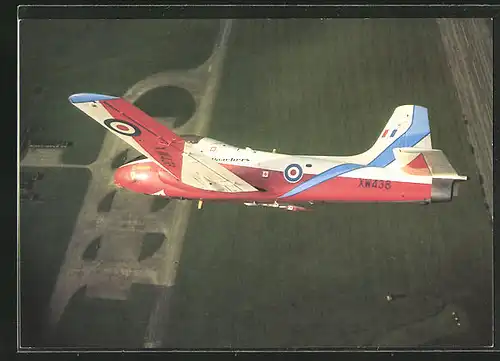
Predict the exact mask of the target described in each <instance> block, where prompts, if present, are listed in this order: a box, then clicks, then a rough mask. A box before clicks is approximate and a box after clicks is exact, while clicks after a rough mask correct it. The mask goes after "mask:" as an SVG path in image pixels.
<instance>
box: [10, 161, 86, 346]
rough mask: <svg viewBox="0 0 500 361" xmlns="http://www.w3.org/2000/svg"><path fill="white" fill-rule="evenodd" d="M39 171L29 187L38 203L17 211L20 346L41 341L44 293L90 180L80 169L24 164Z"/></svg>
mask: <svg viewBox="0 0 500 361" xmlns="http://www.w3.org/2000/svg"><path fill="white" fill-rule="evenodd" d="M23 170H24V171H26V172H29V173H35V172H36V171H42V172H43V173H44V175H45V176H44V178H43V180H40V181H38V182H37V183H36V185H35V191H36V192H37V193H39V194H40V195H41V198H43V199H44V202H43V203H35V202H28V201H26V202H23V203H21V210H20V215H21V217H20V233H19V234H20V245H19V256H20V262H21V264H20V270H21V330H22V334H21V344H22V345H23V346H33V345H40V344H41V343H42V342H45V340H44V333H45V329H46V322H47V316H48V314H47V310H48V306H49V300H50V296H51V294H52V290H53V287H54V284H55V281H56V278H57V274H58V272H59V267H60V266H61V261H62V260H63V258H64V254H65V252H66V247H67V245H68V242H69V240H70V238H71V235H72V233H73V228H74V226H75V221H76V217H77V216H78V214H79V212H80V207H81V206H82V202H83V197H84V196H85V192H86V190H87V186H88V182H89V181H90V177H91V175H90V172H88V171H87V170H84V169H63V168H51V169H48V168H46V169H40V168H36V169H35V168H25V169H23Z"/></svg>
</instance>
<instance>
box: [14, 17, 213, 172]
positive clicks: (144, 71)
mask: <svg viewBox="0 0 500 361" xmlns="http://www.w3.org/2000/svg"><path fill="white" fill-rule="evenodd" d="M218 29H219V22H218V21H217V20H201V21H188V20H169V21H162V20H116V21H109V20H25V21H22V22H21V26H20V54H21V122H26V123H29V124H30V125H31V126H41V127H43V128H44V129H45V130H44V131H43V132H42V133H41V134H39V135H36V138H37V139H39V138H41V139H43V140H59V139H63V140H69V141H73V142H74V143H75V146H74V147H73V148H69V150H68V151H66V152H65V154H64V156H63V160H64V162H65V163H78V164H89V163H91V162H93V161H94V160H95V158H96V157H97V154H98V152H99V149H100V145H101V143H102V140H103V136H104V132H105V130H104V128H102V127H100V126H98V125H96V124H95V122H92V121H91V120H89V119H88V117H87V116H86V115H85V114H83V113H81V112H80V111H79V110H78V109H76V108H75V107H73V106H72V105H71V104H70V103H69V102H68V96H69V95H71V94H73V93H85V92H88V93H102V94H111V95H123V94H124V93H125V92H126V91H127V89H128V88H130V87H131V86H132V85H134V84H135V83H137V82H138V81H140V80H142V79H143V78H145V77H147V76H149V75H151V74H153V73H156V72H160V71H163V70H167V69H174V68H175V69H188V68H192V67H196V66H197V65H199V64H201V63H202V62H203V61H204V60H205V59H206V58H207V57H208V56H209V54H210V53H211V51H212V47H213V41H214V39H215V35H216V34H217V31H218ZM186 44H189V45H188V46H186ZM172 101H173V102H174V104H175V101H178V100H172ZM168 104H169V99H168V98H166V99H164V100H163V106H164V107H166V108H168ZM82 135H84V136H82Z"/></svg>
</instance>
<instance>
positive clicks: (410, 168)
mask: <svg viewBox="0 0 500 361" xmlns="http://www.w3.org/2000/svg"><path fill="white" fill-rule="evenodd" d="M394 157H395V158H396V161H397V162H398V163H399V164H400V166H401V168H402V169H403V170H404V171H405V172H406V173H409V174H413V175H430V176H432V178H440V179H453V180H459V181H465V180H467V179H468V177H467V176H461V175H458V173H457V171H456V170H455V169H454V168H453V166H452V165H451V164H450V162H449V160H448V158H447V157H446V155H445V154H444V153H443V151H442V150H440V149H422V148H395V149H394Z"/></svg>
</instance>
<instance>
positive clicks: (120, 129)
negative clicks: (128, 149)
mask: <svg viewBox="0 0 500 361" xmlns="http://www.w3.org/2000/svg"><path fill="white" fill-rule="evenodd" d="M104 125H106V126H107V127H108V128H109V129H111V130H114V131H115V132H117V133H118V134H121V135H128V136H130V137H136V136H138V135H140V134H141V130H140V129H139V128H138V127H137V126H136V125H134V124H131V123H129V122H126V121H124V120H118V119H113V118H111V119H106V120H105V121H104Z"/></svg>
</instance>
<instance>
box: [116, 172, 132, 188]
mask: <svg viewBox="0 0 500 361" xmlns="http://www.w3.org/2000/svg"><path fill="white" fill-rule="evenodd" d="M129 182H130V169H129V168H128V167H121V168H118V169H117V170H116V172H115V176H114V183H115V186H117V187H118V188H123V187H125V185H126V184H128V183H129Z"/></svg>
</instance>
